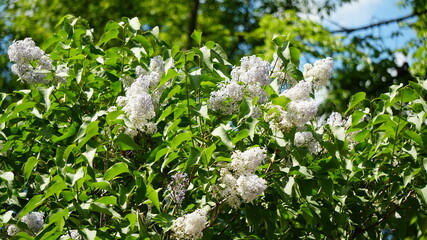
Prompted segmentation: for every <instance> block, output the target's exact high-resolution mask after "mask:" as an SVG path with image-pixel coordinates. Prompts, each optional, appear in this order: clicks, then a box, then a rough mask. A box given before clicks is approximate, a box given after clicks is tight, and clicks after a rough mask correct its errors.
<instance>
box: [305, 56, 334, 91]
mask: <svg viewBox="0 0 427 240" xmlns="http://www.w3.org/2000/svg"><path fill="white" fill-rule="evenodd" d="M333 67H334V61H333V60H332V58H330V57H328V58H325V59H320V60H317V61H316V62H314V64H310V63H306V64H305V65H304V74H303V75H304V78H305V80H307V81H310V82H312V83H313V84H314V85H315V86H319V87H320V86H324V85H326V84H327V83H328V81H329V80H330V79H331V77H332V68H333Z"/></svg>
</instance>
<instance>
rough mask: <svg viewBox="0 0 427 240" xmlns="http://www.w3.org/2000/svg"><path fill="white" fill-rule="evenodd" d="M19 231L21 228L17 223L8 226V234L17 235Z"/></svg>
mask: <svg viewBox="0 0 427 240" xmlns="http://www.w3.org/2000/svg"><path fill="white" fill-rule="evenodd" d="M19 232H20V230H19V228H18V227H17V226H16V225H14V224H11V225H9V226H7V235H9V236H15V235H16V234H18V233H19Z"/></svg>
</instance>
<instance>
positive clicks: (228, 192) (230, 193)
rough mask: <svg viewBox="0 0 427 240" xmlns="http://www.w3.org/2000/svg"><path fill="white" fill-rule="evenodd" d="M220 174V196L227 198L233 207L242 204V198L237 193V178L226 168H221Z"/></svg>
mask: <svg viewBox="0 0 427 240" xmlns="http://www.w3.org/2000/svg"><path fill="white" fill-rule="evenodd" d="M220 176H221V177H220V178H219V179H218V181H219V182H220V186H221V190H220V192H219V197H220V198H222V199H225V201H226V202H227V203H228V205H230V206H231V207H232V208H238V207H239V206H240V198H239V195H238V193H237V179H236V178H235V177H234V176H233V174H231V172H230V171H228V170H227V169H226V168H222V169H221V170H220Z"/></svg>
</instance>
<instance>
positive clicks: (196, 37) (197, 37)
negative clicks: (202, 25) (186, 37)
mask: <svg viewBox="0 0 427 240" xmlns="http://www.w3.org/2000/svg"><path fill="white" fill-rule="evenodd" d="M191 38H192V39H194V41H196V43H197V45H199V46H200V45H202V32H199V31H197V30H194V32H193V33H192V34H191Z"/></svg>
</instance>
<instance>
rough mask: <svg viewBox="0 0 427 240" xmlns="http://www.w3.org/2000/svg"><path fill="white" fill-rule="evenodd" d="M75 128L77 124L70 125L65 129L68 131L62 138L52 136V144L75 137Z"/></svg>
mask: <svg viewBox="0 0 427 240" xmlns="http://www.w3.org/2000/svg"><path fill="white" fill-rule="evenodd" d="M77 127H78V124H77V123H73V124H71V125H70V126H69V127H68V128H67V129H68V131H67V132H66V133H64V134H63V135H62V136H60V137H57V136H52V142H53V143H57V142H59V141H62V140H64V139H67V138H69V137H72V136H74V135H76V133H77Z"/></svg>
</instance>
